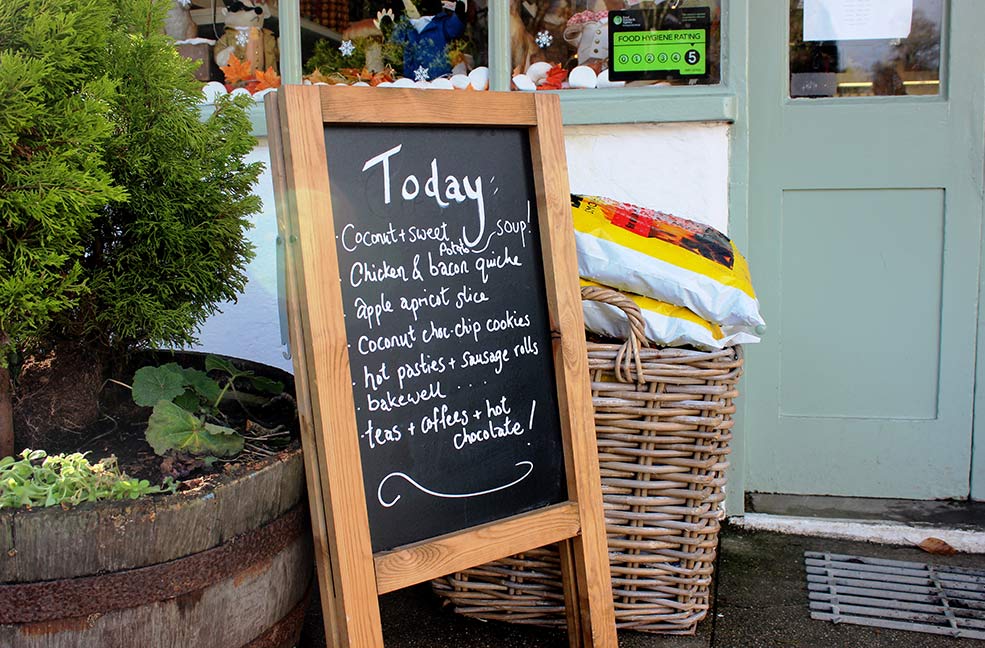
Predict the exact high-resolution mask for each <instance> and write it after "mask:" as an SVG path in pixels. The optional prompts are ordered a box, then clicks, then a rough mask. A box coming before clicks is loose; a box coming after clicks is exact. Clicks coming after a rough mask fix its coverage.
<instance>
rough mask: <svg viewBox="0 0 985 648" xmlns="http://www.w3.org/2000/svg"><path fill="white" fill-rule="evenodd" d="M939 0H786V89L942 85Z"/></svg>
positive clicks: (867, 90)
mask: <svg viewBox="0 0 985 648" xmlns="http://www.w3.org/2000/svg"><path fill="white" fill-rule="evenodd" d="M943 20H944V2H943V0H881V1H880V2H858V1H856V2H849V1H846V0H792V2H791V4H790V96H791V97H804V98H820V97H868V96H874V95H938V94H940V92H941V87H940V78H941V74H940V72H941V25H942V22H943Z"/></svg>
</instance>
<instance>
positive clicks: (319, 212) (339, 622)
mask: <svg viewBox="0 0 985 648" xmlns="http://www.w3.org/2000/svg"><path fill="white" fill-rule="evenodd" d="M265 102H266V111H267V125H268V137H269V145H270V156H271V168H272V173H273V177H274V190H275V195H276V196H277V218H278V223H279V226H280V231H281V232H282V237H281V241H280V242H281V243H282V244H286V246H285V247H286V250H285V252H286V259H287V264H286V271H287V293H288V294H287V300H288V319H289V323H290V337H291V347H292V349H293V355H294V369H295V379H296V383H297V393H298V408H299V413H300V417H301V428H302V442H303V445H304V460H305V472H306V475H307V482H308V500H309V504H310V509H311V518H312V529H313V535H314V539H315V548H316V553H317V571H318V582H319V586H320V591H321V602H322V608H323V614H324V618H325V625H326V635H327V637H328V641H329V645H330V646H335V647H339V648H367V647H369V648H376V647H382V646H383V636H382V630H381V625H380V613H379V600H378V597H379V595H381V594H383V593H386V592H390V591H393V590H396V589H400V588H403V587H407V586H410V585H414V584H416V583H420V582H424V581H427V580H430V579H432V578H435V577H438V576H442V575H445V574H449V573H452V572H455V571H458V570H462V569H466V568H469V567H474V566H476V565H480V564H483V563H486V562H489V561H492V560H496V559H499V558H504V557H506V556H510V555H512V554H515V553H520V552H523V551H529V550H531V549H533V548H536V547H540V546H543V545H546V544H550V543H553V542H560V548H561V552H560V553H561V567H562V578H563V586H564V593H565V605H566V610H567V621H568V631H569V641H570V645H571V646H595V647H599V648H602V647H605V648H610V647H611V648H615V647H616V646H617V641H616V631H615V616H614V612H613V603H612V587H611V581H610V574H609V560H608V549H607V544H606V532H605V524H604V517H603V509H602V494H601V485H600V477H599V468H598V457H597V450H596V445H595V433H594V418H593V411H592V400H591V397H592V395H591V385H590V382H589V374H588V359H587V352H586V347H585V334H584V325H583V320H582V310H581V297H580V293H579V286H578V268H577V262H576V257H575V242H574V232H573V230H572V227H571V214H570V197H569V190H568V177H567V166H566V164H565V150H564V139H563V132H562V124H561V111H560V102H559V99H558V97H557V96H555V95H548V94H540V93H538V94H526V93H496V92H482V93H469V92H441V91H428V92H423V91H420V90H406V89H396V88H388V89H376V88H349V87H343V88H340V87H331V86H286V87H283V88H281V89H280V90H279V91H278V92H277V93H276V94H272V95H268V96H267V98H266V100H265ZM326 124H343V125H355V124H369V125H380V126H384V125H385V126H415V125H416V126H439V127H440V126H448V127H454V126H474V127H510V128H521V129H523V128H525V129H527V131H528V133H529V141H530V154H531V158H532V160H531V162H532V166H533V172H534V187H535V193H536V200H537V213H538V215H539V217H538V221H539V228H540V229H539V231H540V240H541V250H542V254H543V267H544V279H545V283H546V287H547V304H546V307H547V311H548V314H549V319H550V328H551V335H552V342H553V358H554V366H555V372H556V381H557V396H558V403H559V409H560V419H561V428H562V430H561V433H562V442H563V448H564V466H565V476H566V480H567V492H568V500H567V501H565V502H562V503H560V504H555V505H551V506H547V507H544V508H541V509H538V510H534V511H531V512H528V513H522V514H519V515H515V516H513V517H509V518H506V519H503V520H498V521H495V522H490V523H487V524H482V525H480V526H477V527H472V528H469V529H465V530H463V531H459V532H455V533H449V534H446V535H444V536H440V537H436V538H431V539H429V540H425V541H422V542H417V543H413V544H411V545H406V546H402V547H398V548H396V549H394V550H392V551H384V552H379V553H377V554H376V555H374V554H373V551H372V546H371V541H370V527H369V520H368V514H367V508H366V499H365V497H366V496H365V492H364V486H363V478H362V466H361V462H360V450H359V434H358V430H357V426H356V418H355V404H354V397H353V390H352V383H351V381H350V374H349V356H348V349H347V339H346V330H345V324H344V321H343V302H342V291H341V287H340V282H339V281H338V277H339V276H340V275H339V267H338V256H337V252H336V247H335V245H336V242H335V229H334V225H333V219H332V201H331V192H330V184H329V183H330V178H329V174H328V171H327V169H328V164H327V159H326V152H325V136H324V132H325V130H324V129H325V125H326ZM285 235H286V236H285Z"/></svg>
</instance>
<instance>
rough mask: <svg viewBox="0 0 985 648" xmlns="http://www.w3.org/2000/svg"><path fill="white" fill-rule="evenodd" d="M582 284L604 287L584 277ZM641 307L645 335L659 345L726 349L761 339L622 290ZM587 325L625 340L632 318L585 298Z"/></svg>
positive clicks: (609, 305) (624, 295) (584, 306)
mask: <svg viewBox="0 0 985 648" xmlns="http://www.w3.org/2000/svg"><path fill="white" fill-rule="evenodd" d="M581 285H582V286H594V287H597V288H605V287H606V286H601V285H600V284H597V283H595V282H593V281H585V280H584V279H582V281H581ZM622 296H623V297H624V298H625V299H627V300H629V301H631V302H632V303H634V304H636V306H637V307H638V308H639V312H640V317H641V321H640V322H639V323H638V324H642V328H643V331H644V333H645V338H646V340H647V341H649V342H650V343H651V344H655V345H657V346H693V347H696V348H699V349H704V350H711V349H723V348H725V347H727V346H733V345H736V344H752V343H755V342H759V338H758V337H757V336H755V335H753V334H751V333H748V332H746V331H743V330H737V331H736V330H733V329H731V328H729V327H720V326H718V325H717V324H712V323H711V322H708V321H707V320H704V319H702V318H700V317H698V316H697V315H695V314H694V313H692V312H691V311H690V310H688V309H687V308H684V307H683V306H674V305H673V304H668V303H667V302H662V301H657V300H656V299H650V298H649V297H643V296H642V295H633V294H631V293H622ZM581 305H582V312H583V313H584V315H585V328H586V329H587V330H589V331H591V332H592V333H595V334H596V335H601V336H603V337H607V338H614V339H619V340H626V339H628V338H629V332H630V321H629V320H628V319H627V316H626V309H625V308H619V307H618V306H616V305H613V304H610V303H606V302H602V301H590V300H585V301H582V303H581Z"/></svg>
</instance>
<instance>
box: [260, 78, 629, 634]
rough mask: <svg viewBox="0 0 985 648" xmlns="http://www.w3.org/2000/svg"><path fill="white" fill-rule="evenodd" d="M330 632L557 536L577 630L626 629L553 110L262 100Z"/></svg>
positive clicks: (519, 102)
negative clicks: (414, 589) (385, 599)
mask: <svg viewBox="0 0 985 648" xmlns="http://www.w3.org/2000/svg"><path fill="white" fill-rule="evenodd" d="M265 104H266V110H267V124H268V133H269V137H270V151H271V168H272V174H273V178H274V190H275V196H276V198H277V216H278V223H279V226H280V228H281V231H282V240H283V241H284V242H285V250H284V253H285V259H286V264H285V266H286V273H287V277H286V281H285V285H286V287H287V312H288V321H289V329H290V335H291V346H292V350H293V359H294V367H295V377H296V382H297V386H298V390H297V397H298V412H299V415H300V418H301V435H302V443H303V445H304V461H305V477H306V480H307V483H308V503H309V507H310V509H311V526H312V532H313V536H314V540H315V550H316V558H317V561H316V562H317V567H318V580H319V590H320V592H321V602H322V612H323V615H324V618H325V625H326V634H327V636H328V637H330V643H332V645H338V646H360V648H362V647H364V646H366V647H370V648H381V647H382V645H383V639H382V631H381V628H380V615H379V605H378V602H377V600H376V599H377V597H378V596H379V595H380V594H383V593H385V592H389V591H393V590H395V589H399V588H401V587H407V586H409V585H413V584H415V583H420V582H424V581H426V580H429V579H431V578H435V577H438V576H441V575H444V574H449V573H452V572H455V571H459V570H462V569H466V568H468V567H474V566H476V565H480V564H483V563H485V562H489V561H491V560H496V559H499V558H504V557H507V556H510V555H512V554H516V553H521V552H525V551H530V550H531V549H534V548H536V547H541V546H544V545H547V544H550V543H554V542H558V543H560V547H561V551H560V553H561V574H562V579H563V580H564V591H565V606H566V610H567V617H568V626H569V629H570V634H571V645H572V646H594V647H598V648H601V647H612V648H615V646H616V635H615V617H614V612H613V609H612V590H611V585H610V575H609V563H608V553H607V544H606V535H605V524H604V517H603V509H602V495H601V487H600V478H599V469H598V456H597V452H596V447H595V435H594V427H593V417H592V406H591V387H590V383H589V379H588V362H587V360H588V358H587V353H586V349H585V337H584V324H583V321H582V315H581V301H580V297H579V288H578V274H577V263H576V260H575V249H574V232H573V229H572V224H571V212H570V206H569V193H568V184H567V175H566V167H565V160H564V140H563V136H562V129H561V119H560V104H559V101H558V98H557V97H556V96H554V95H537V96H533V95H523V94H521V93H494V92H483V93H465V92H421V91H414V90H403V89H386V90H379V89H365V90H363V89H359V88H346V87H343V88H336V87H301V86H286V87H284V88H281V89H280V90H279V91H278V92H277V94H276V97H275V96H273V95H268V97H267V98H266V100H265Z"/></svg>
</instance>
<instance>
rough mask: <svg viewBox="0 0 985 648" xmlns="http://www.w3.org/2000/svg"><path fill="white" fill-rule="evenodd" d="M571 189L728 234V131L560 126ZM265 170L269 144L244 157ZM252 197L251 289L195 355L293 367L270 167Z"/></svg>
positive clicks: (211, 326) (206, 329) (216, 321)
mask: <svg viewBox="0 0 985 648" xmlns="http://www.w3.org/2000/svg"><path fill="white" fill-rule="evenodd" d="M564 134H565V146H566V151H567V158H568V160H567V162H568V175H569V181H570V185H571V191H573V192H574V193H582V194H591V195H598V196H605V197H608V198H614V199H617V200H622V201H625V202H631V203H634V204H638V205H642V206H645V207H651V208H654V209H659V210H661V211H665V212H670V213H672V214H675V215H677V216H682V217H684V218H690V219H692V220H697V221H701V222H703V223H707V224H709V225H712V226H713V227H716V228H718V229H720V230H722V231H723V232H724V231H727V227H728V138H729V131H728V126H727V125H725V124H717V123H715V124H705V123H694V124H690V123H688V124H620V125H601V126H596V125H593V126H569V127H567V128H565V132H564ZM254 160H259V161H262V162H264V163H267V164H268V165H269V150H268V148H267V140H266V139H261V140H260V143H259V146H258V147H257V148H256V149H255V150H254V151H253V154H252V155H251V156H250V161H254ZM256 191H257V194H258V195H259V196H260V198H261V199H262V200H263V210H262V212H261V213H259V214H257V215H256V217H255V228H254V229H253V230H252V231H251V232H250V239H251V240H252V241H253V244H254V245H255V246H256V249H257V256H256V259H254V260H253V262H252V263H251V264H250V266H249V268H248V274H249V277H250V281H249V284H248V285H247V287H246V290H245V292H244V293H243V294H242V295H241V296H240V298H239V300H238V301H237V302H236V303H230V304H225V305H224V306H222V313H220V314H218V315H216V316H215V317H213V318H211V319H210V320H209V321H207V322H206V323H205V325H204V326H203V327H202V330H201V332H200V334H199V341H200V344H199V345H198V346H197V347H195V348H196V349H197V350H203V351H208V352H211V353H219V354H223V355H229V356H233V357H236V358H245V359H248V360H254V361H256V362H262V363H264V364H269V365H273V366H276V367H281V368H283V369H287V370H291V360H290V359H289V358H286V357H285V356H284V353H285V351H286V347H284V346H282V345H281V333H280V320H279V315H278V310H277V252H276V239H277V218H276V215H275V212H274V194H273V185H272V183H271V177H270V172H269V168H268V170H266V171H265V172H264V173H263V175H261V177H260V181H259V184H258V185H257V189H256Z"/></svg>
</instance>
